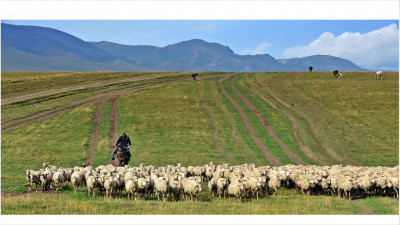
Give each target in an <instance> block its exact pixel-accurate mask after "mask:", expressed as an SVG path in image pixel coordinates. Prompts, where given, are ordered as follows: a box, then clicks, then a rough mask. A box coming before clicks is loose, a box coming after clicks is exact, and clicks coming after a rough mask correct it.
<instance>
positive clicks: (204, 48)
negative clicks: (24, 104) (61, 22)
mask: <svg viewBox="0 0 400 225" xmlns="http://www.w3.org/2000/svg"><path fill="white" fill-rule="evenodd" d="M309 66H313V68H314V70H319V71H330V70H335V69H338V70H341V71H360V70H363V69H362V68H360V67H359V66H357V65H355V64H354V63H352V62H351V61H349V60H346V59H343V58H338V57H334V56H329V55H314V56H309V57H303V58H293V59H275V58H273V57H272V56H271V55H269V54H258V55H239V54H235V53H234V52H233V51H232V49H230V48H229V47H228V46H224V45H221V44H219V43H210V42H206V41H204V40H201V39H192V40H187V41H182V42H179V43H176V44H171V45H168V46H165V47H157V46H149V45H122V44H118V43H112V42H108V41H101V42H87V41H84V40H81V39H79V38H78V37H75V36H73V35H70V34H67V33H65V32H62V31H59V30H56V29H53V28H46V27H39V26H23V25H11V24H6V23H2V24H1V71H143V72H145V71H198V72H201V71H226V72H263V71H306V70H308V67H309Z"/></svg>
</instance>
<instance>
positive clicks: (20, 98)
mask: <svg viewBox="0 0 400 225" xmlns="http://www.w3.org/2000/svg"><path fill="white" fill-rule="evenodd" d="M175 75H176V74H171V75H165V74H163V75H153V76H146V77H135V78H129V79H121V80H113V81H102V82H97V83H92V84H86V85H78V86H73V87H65V88H57V89H52V90H47V91H42V92H36V93H32V94H27V95H22V96H17V97H11V98H5V99H2V100H1V105H6V104H10V103H14V102H18V101H24V100H28V99H32V98H38V97H44V96H48V95H54V94H58V93H62V92H66V91H75V90H81V89H86V88H93V87H100V86H105V85H110V84H118V83H123V82H132V81H141V80H149V79H155V78H161V77H170V76H175Z"/></svg>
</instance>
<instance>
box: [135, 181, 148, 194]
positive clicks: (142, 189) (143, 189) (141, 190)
mask: <svg viewBox="0 0 400 225" xmlns="http://www.w3.org/2000/svg"><path fill="white" fill-rule="evenodd" d="M137 183H138V193H139V194H140V196H141V198H143V199H144V195H145V193H146V188H147V185H148V182H147V180H146V178H143V177H140V178H138V181H137Z"/></svg>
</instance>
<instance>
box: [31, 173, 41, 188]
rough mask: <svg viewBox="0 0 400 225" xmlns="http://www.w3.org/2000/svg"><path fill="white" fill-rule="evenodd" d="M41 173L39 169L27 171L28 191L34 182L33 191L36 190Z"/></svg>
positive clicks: (39, 182)
mask: <svg viewBox="0 0 400 225" xmlns="http://www.w3.org/2000/svg"><path fill="white" fill-rule="evenodd" d="M41 175H42V173H41V172H40V171H30V173H29V191H32V186H33V184H35V191H36V192H37V187H38V186H39V185H40V184H41V181H40V177H41Z"/></svg>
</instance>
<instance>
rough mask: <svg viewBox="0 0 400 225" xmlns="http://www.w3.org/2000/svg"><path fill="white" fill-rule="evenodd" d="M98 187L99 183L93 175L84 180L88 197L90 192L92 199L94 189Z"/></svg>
mask: <svg viewBox="0 0 400 225" xmlns="http://www.w3.org/2000/svg"><path fill="white" fill-rule="evenodd" d="M98 186H99V182H98V177H96V176H95V175H90V176H89V177H88V178H87V179H86V187H87V189H88V196H90V193H91V192H92V195H93V198H94V197H95V193H96V191H95V188H97V187H98Z"/></svg>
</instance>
